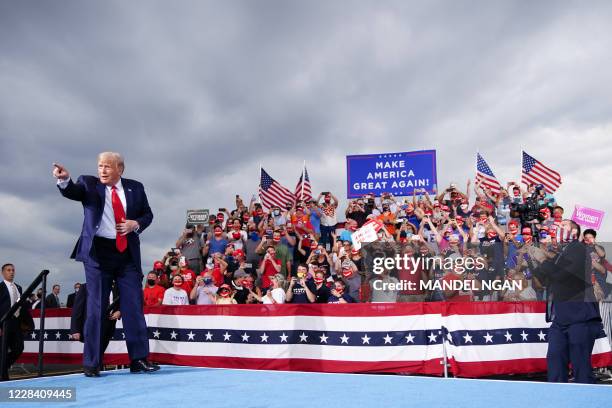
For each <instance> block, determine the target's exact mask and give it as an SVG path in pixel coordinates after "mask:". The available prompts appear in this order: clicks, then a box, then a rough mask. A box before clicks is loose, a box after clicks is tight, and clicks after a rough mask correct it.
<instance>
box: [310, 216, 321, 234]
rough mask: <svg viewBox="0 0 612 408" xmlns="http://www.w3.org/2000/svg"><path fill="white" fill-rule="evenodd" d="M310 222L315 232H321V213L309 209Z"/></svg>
mask: <svg viewBox="0 0 612 408" xmlns="http://www.w3.org/2000/svg"><path fill="white" fill-rule="evenodd" d="M310 223H311V224H312V228H313V229H314V232H315V233H316V234H320V233H321V215H319V214H317V213H315V212H314V211H310Z"/></svg>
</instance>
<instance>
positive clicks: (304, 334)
mask: <svg viewBox="0 0 612 408" xmlns="http://www.w3.org/2000/svg"><path fill="white" fill-rule="evenodd" d="M307 339H308V336H307V335H306V333H302V334H301V335H300V342H302V341H303V342H306V340H307Z"/></svg>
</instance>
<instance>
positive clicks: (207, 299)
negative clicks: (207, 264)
mask: <svg viewBox="0 0 612 408" xmlns="http://www.w3.org/2000/svg"><path fill="white" fill-rule="evenodd" d="M217 290H218V288H217V287H216V286H215V284H214V282H213V279H212V273H211V272H210V271H205V272H202V275H200V276H198V277H197V278H196V286H194V288H193V289H192V290H191V293H190V294H189V297H190V299H191V300H192V301H195V304H196V305H213V304H215V302H216V300H217V297H216V293H217Z"/></svg>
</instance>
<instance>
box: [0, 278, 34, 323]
mask: <svg viewBox="0 0 612 408" xmlns="http://www.w3.org/2000/svg"><path fill="white" fill-rule="evenodd" d="M15 286H17V291H18V292H19V295H20V296H21V294H22V289H21V286H19V285H17V284H15ZM27 304H28V303H27V302H26V306H24V307H22V308H21V309H20V310H19V314H18V317H17V318H14V317H13V318H11V319H10V320H9V325H14V326H13V329H15V326H16V325H17V324H20V325H21V326H22V327H24V328H25V327H28V328H30V329H33V328H34V320H33V319H32V316H31V315H30V312H29V310H28V309H27ZM10 308H11V295H10V294H9V290H8V287H7V286H6V285H5V284H4V281H0V318H2V316H4V314H5V313H6V312H8V311H9V309H10ZM9 327H10V326H9ZM20 332H21V331H20Z"/></svg>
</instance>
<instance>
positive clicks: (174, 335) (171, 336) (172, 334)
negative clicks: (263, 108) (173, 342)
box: [170, 330, 178, 339]
mask: <svg viewBox="0 0 612 408" xmlns="http://www.w3.org/2000/svg"><path fill="white" fill-rule="evenodd" d="M177 334H178V333H177V332H175V331H174V330H172V333H170V338H171V339H176V335H177Z"/></svg>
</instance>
